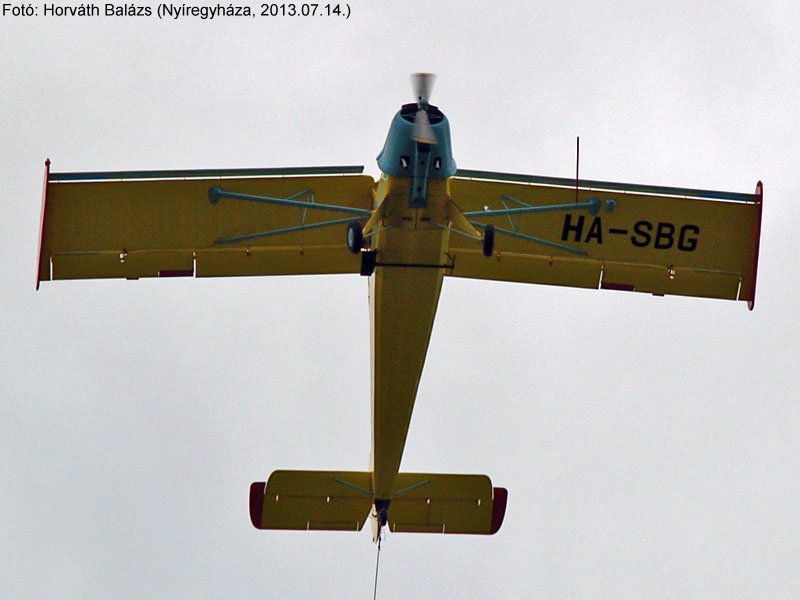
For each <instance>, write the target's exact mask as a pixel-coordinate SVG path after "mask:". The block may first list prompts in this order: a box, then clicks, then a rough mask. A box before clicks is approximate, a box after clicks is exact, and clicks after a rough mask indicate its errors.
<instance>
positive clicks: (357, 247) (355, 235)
mask: <svg viewBox="0 0 800 600" xmlns="http://www.w3.org/2000/svg"><path fill="white" fill-rule="evenodd" d="M363 245H364V230H363V229H362V228H361V223H359V222H358V221H353V222H352V223H350V224H348V225H347V249H348V250H350V252H352V253H353V254H358V253H359V252H361V247H362V246H363Z"/></svg>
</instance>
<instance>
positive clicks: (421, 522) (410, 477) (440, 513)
mask: <svg viewBox="0 0 800 600" xmlns="http://www.w3.org/2000/svg"><path fill="white" fill-rule="evenodd" d="M371 490H372V473H369V472H363V471H275V472H274V473H273V474H272V475H270V478H269V481H268V482H266V483H264V482H258V483H253V484H252V485H251V486H250V520H251V522H252V523H253V526H254V527H256V528H257V529H300V530H302V529H305V530H343V531H359V530H361V528H362V527H363V526H364V522H365V521H366V519H367V517H368V516H371V520H372V521H373V538H374V539H375V540H376V541H377V539H378V535H379V532H380V529H381V528H382V527H383V526H384V525H388V527H389V529H390V530H391V531H392V532H413V533H467V534H479V535H492V534H494V533H497V531H498V530H499V529H500V526H501V525H502V524H503V518H504V516H505V511H506V503H507V500H508V491H507V490H506V489H505V488H496V487H492V482H491V480H490V479H489V478H488V477H487V476H486V475H441V474H430V473H399V474H398V475H397V480H396V484H395V492H394V494H393V495H392V498H389V499H386V498H375V497H374V496H373V493H372V491H371Z"/></svg>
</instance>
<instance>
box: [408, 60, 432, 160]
mask: <svg viewBox="0 0 800 600" xmlns="http://www.w3.org/2000/svg"><path fill="white" fill-rule="evenodd" d="M434 78H435V76H434V75H433V73H414V74H413V75H412V76H411V82H412V84H413V85H414V92H415V94H416V96H417V114H416V116H415V117H414V129H413V130H412V131H411V138H412V139H413V140H414V141H415V142H419V143H422V144H436V143H437V139H436V134H435V133H434V131H433V127H431V122H430V119H429V118H428V98H429V97H430V92H431V88H432V87H433V80H434Z"/></svg>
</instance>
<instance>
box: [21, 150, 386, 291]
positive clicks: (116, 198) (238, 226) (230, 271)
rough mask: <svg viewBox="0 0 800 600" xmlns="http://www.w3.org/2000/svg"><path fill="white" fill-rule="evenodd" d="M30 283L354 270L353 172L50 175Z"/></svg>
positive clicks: (356, 210)
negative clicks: (349, 234)
mask: <svg viewBox="0 0 800 600" xmlns="http://www.w3.org/2000/svg"><path fill="white" fill-rule="evenodd" d="M49 164H50V163H49V161H48V162H47V163H46V169H45V185H44V195H43V196H44V199H43V209H42V223H41V239H40V249H39V269H38V277H37V283H36V286H37V288H38V287H39V281H48V280H54V279H93V278H128V279H136V278H139V277H167V276H197V277H214V276H238V275H289V274H319V273H358V272H359V269H360V261H359V257H358V256H355V255H353V254H351V253H350V252H349V251H348V250H347V246H346V243H345V239H346V236H345V229H346V223H347V222H348V221H352V220H358V219H362V220H366V219H367V218H368V217H369V215H370V214H371V209H372V204H373V198H372V188H373V185H374V182H373V180H372V178H371V177H369V176H365V175H360V173H361V171H362V167H315V168H288V169H235V170H227V171H221V170H216V171H215V170H196V171H138V172H130V171H129V172H114V173H109V172H103V173H61V174H58V173H50V172H49Z"/></svg>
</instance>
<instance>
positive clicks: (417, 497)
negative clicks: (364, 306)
mask: <svg viewBox="0 0 800 600" xmlns="http://www.w3.org/2000/svg"><path fill="white" fill-rule="evenodd" d="M396 487H397V491H396V492H395V496H394V498H392V501H391V504H390V505H389V510H388V516H389V529H390V530H391V531H393V532H394V531H397V532H414V533H471V534H484V535H491V534H494V533H497V531H498V530H499V529H500V526H501V525H502V524H503V517H504V516H505V512H506V501H507V498H508V491H507V490H506V489H505V488H493V487H492V482H491V480H490V479H489V478H488V477H487V476H486V475H434V474H429V473H400V474H398V476H397V484H396Z"/></svg>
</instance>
